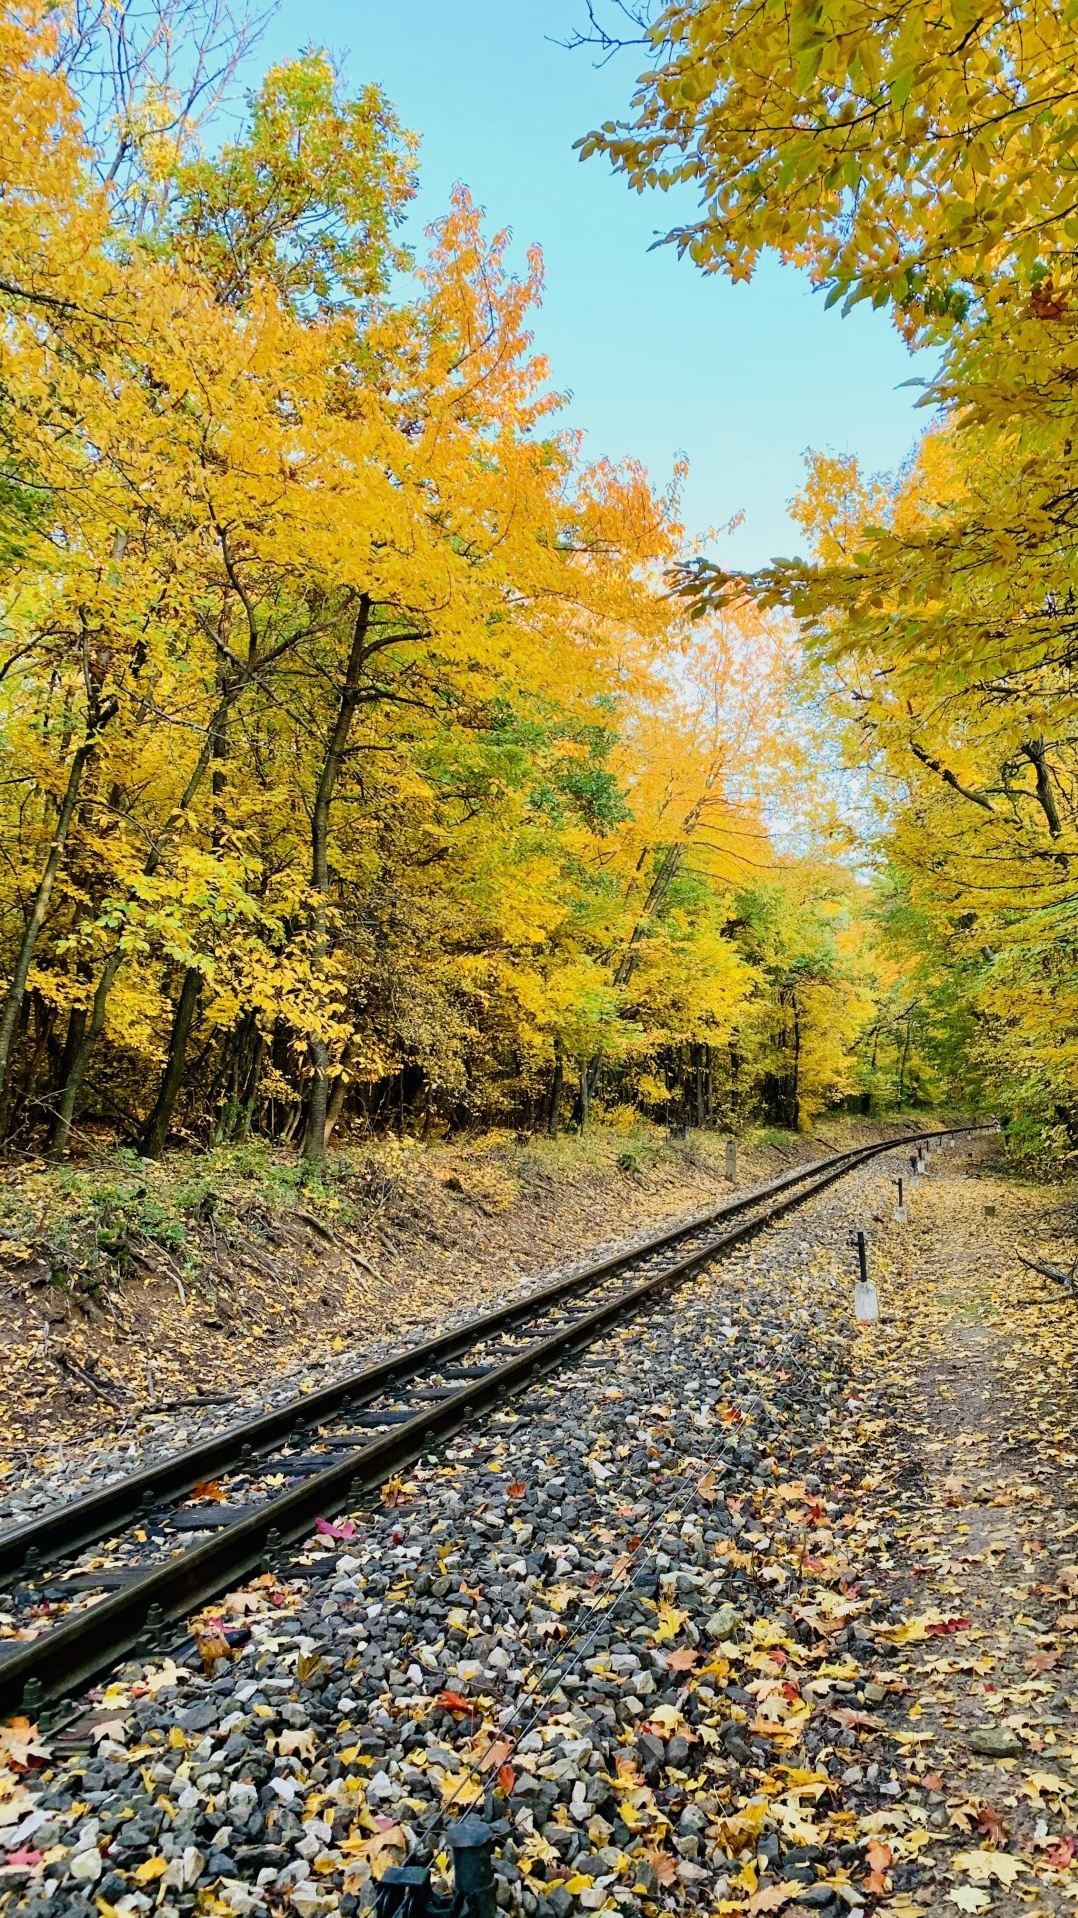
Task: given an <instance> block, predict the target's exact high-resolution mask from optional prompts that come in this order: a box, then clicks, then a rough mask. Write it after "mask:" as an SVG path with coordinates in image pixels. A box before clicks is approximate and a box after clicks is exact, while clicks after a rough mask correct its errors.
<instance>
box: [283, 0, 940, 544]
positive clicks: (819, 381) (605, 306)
mask: <svg viewBox="0 0 1078 1918" xmlns="http://www.w3.org/2000/svg"><path fill="white" fill-rule="evenodd" d="M584 12H585V10H584V0H282V5H281V7H280V11H279V12H278V13H277V15H276V16H275V18H274V19H273V21H272V22H271V23H270V28H269V32H268V34H267V36H266V39H265V40H264V41H263V42H262V44H261V46H260V48H259V52H258V55H257V60H256V64H257V65H258V66H265V65H267V64H269V63H270V62H271V61H273V60H277V59H281V58H287V57H289V56H291V55H292V54H294V53H295V52H297V51H298V50H299V48H301V47H302V46H304V45H310V44H314V45H321V46H326V47H328V48H329V49H330V50H331V51H332V52H334V53H336V54H338V55H344V56H346V58H345V71H346V74H347V76H348V78H349V79H350V80H352V81H354V82H356V83H359V82H362V81H365V80H368V79H373V80H376V81H378V82H379V84H380V85H382V86H383V87H384V88H385V90H386V92H387V93H388V94H389V96H390V98H391V99H393V100H394V101H395V103H396V105H397V107H398V109H399V112H400V115H401V118H402V120H403V122H404V124H405V125H406V126H409V127H411V128H413V129H414V130H415V131H416V132H417V133H419V134H420V135H421V136H422V149H421V167H422V186H421V192H420V196H419V201H418V205H417V209H416V212H415V215H414V217H413V220H412V222H411V225H412V228H413V233H414V237H415V238H416V239H417V240H418V239H421V237H422V227H423V225H424V224H425V223H426V222H428V221H429V220H431V219H433V218H436V217H437V216H438V214H439V213H440V212H441V211H443V209H444V208H445V205H446V203H447V199H448V195H449V192H450V189H451V188H452V186H453V183H454V182H455V181H457V180H462V181H464V182H465V183H466V185H467V186H468V187H469V188H470V189H471V191H472V193H473V195H474V197H475V198H476V200H478V202H479V203H480V204H481V205H482V206H483V207H485V208H486V210H487V213H488V216H489V219H490V222H491V224H492V226H498V227H501V226H509V227H511V228H512V230H513V234H514V237H515V239H516V241H517V242H519V245H520V249H521V259H523V249H524V247H525V246H526V245H528V244H529V243H530V242H532V241H538V242H539V244H540V245H541V247H542V249H543V252H544V255H545V258H546V275H547V288H546V295H545V299H544V304H543V309H542V313H541V315H540V316H539V321H538V325H537V328H536V339H537V344H538V346H539V347H540V348H541V349H542V351H544V352H545V353H547V354H549V356H550V359H551V362H552V372H553V377H554V381H555V384H556V385H558V386H559V387H560V388H562V389H567V390H568V391H569V392H570V393H571V395H572V403H571V407H570V409H569V412H568V415H567V418H568V419H569V420H570V421H571V423H572V424H573V425H575V426H579V427H582V428H583V429H584V430H585V431H586V435H587V437H586V440H585V450H586V452H587V454H588V455H589V456H592V457H598V456H599V455H601V454H608V455H610V456H612V457H614V458H621V457H622V456H624V455H627V454H632V455H635V456H636V457H638V458H640V459H642V460H643V461H644V462H645V464H646V465H647V466H648V468H649V469H650V471H651V473H652V475H653V477H654V478H655V480H656V481H657V482H659V483H665V482H666V480H667V478H668V477H669V473H670V469H671V467H672V464H673V462H674V459H675V457H676V456H677V455H678V454H679V453H685V454H686V455H687V456H688V459H689V462H690V476H689V481H688V486H687V490H686V494H685V501H686V517H687V521H688V524H689V527H690V529H691V530H692V531H694V532H697V531H705V530H706V529H707V528H709V527H712V526H725V525H726V524H727V523H728V522H729V521H730V520H731V519H732V518H733V517H734V516H735V515H736V514H739V513H741V514H743V515H744V520H743V523H742V525H741V526H740V527H739V528H738V530H737V531H736V532H735V533H734V534H733V535H732V536H731V537H729V538H724V539H723V540H722V541H721V543H720V544H719V545H717V546H716V547H714V548H713V549H712V550H714V551H715V552H716V554H717V555H718V556H721V557H722V558H724V559H725V560H726V562H727V563H729V564H740V565H756V564H759V563H761V562H763V561H765V560H767V559H768V558H770V557H771V556H772V555H774V554H789V553H791V552H793V551H796V550H797V546H798V534H797V529H796V527H794V526H793V525H792V523H791V521H790V520H789V518H788V516H787V513H786V506H787V503H788V501H789V500H790V499H791V498H792V496H793V494H794V493H795V491H796V490H797V487H798V485H799V483H800V476H801V470H802V456H803V454H804V452H805V450H806V448H808V447H810V446H816V447H822V448H828V449H830V450H832V451H835V452H847V451H849V452H854V453H856V454H857V455H858V456H859V457H860V458H861V459H862V460H863V461H864V462H866V464H867V465H868V466H869V467H870V468H873V469H877V468H881V467H890V466H893V465H895V464H896V463H897V462H898V461H899V460H901V459H902V458H903V457H904V456H905V454H906V453H907V452H908V451H909V448H910V446H911V444H912V443H913V440H914V437H915V435H916V432H917V430H918V416H917V415H915V413H914V412H913V405H914V401H915V399H916V397H917V395H916V392H911V391H909V390H905V391H903V390H900V389H901V383H902V382H903V381H906V380H909V379H910V378H913V377H916V376H918V375H920V376H922V377H923V374H924V370H925V369H924V367H923V366H921V365H919V364H915V363H914V362H913V361H911V359H910V357H909V355H908V354H907V352H906V350H905V348H904V347H903V346H902V344H901V342H900V341H899V340H898V338H897V336H896V335H895V333H894V331H893V329H892V328H891V326H890V324H889V322H888V321H887V320H885V319H884V318H883V317H882V316H880V315H879V314H874V313H872V312H870V311H868V310H866V309H865V308H863V307H862V308H859V309H858V310H857V311H856V312H855V313H854V314H851V316H850V317H849V318H848V319H846V320H843V319H842V318H841V317H840V315H839V314H838V312H837V311H836V310H832V311H831V312H830V313H826V312H825V311H824V308H823V300H822V298H821V297H820V296H819V295H814V294H813V293H811V292H810V291H809V288H808V286H807V283H806V282H805V281H804V280H803V279H802V278H801V276H800V275H798V274H797V273H795V272H793V271H790V270H787V269H785V268H780V267H778V266H776V265H773V264H772V265H770V266H767V267H765V268H764V269H763V270H762V271H761V272H760V274H759V275H758V276H757V278H756V279H754V280H753V282H752V283H751V284H750V285H748V286H737V287H735V286H730V285H728V284H727V283H726V282H725V281H723V280H719V279H705V278H704V277H703V276H702V275H701V274H700V273H699V272H698V271H697V270H696V269H695V268H694V267H692V266H691V265H690V264H689V263H688V262H687V261H684V262H679V261H678V259H677V257H676V255H675V253H674V252H673V251H672V249H670V248H663V249H661V250H660V251H658V252H649V250H648V249H649V247H650V245H651V242H652V240H653V239H654V238H655V236H656V234H657V232H658V231H659V230H660V229H661V227H662V223H663V216H664V211H667V212H668V211H669V208H668V204H667V202H666V201H664V199H663V197H662V196H661V195H658V194H652V195H646V196H644V197H643V198H640V197H638V196H637V195H635V194H633V193H631V192H630V191H629V190H628V188H627V187H626V186H625V185H624V183H623V182H622V181H621V180H620V179H617V178H615V177H613V176H612V175H611V173H610V171H609V168H608V166H607V165H606V162H605V161H603V160H601V159H594V160H589V161H588V162H587V163H586V164H583V165H582V164H581V163H580V161H579V159H578V157H577V155H576V154H575V153H574V152H573V142H574V140H576V139H578V138H579V137H580V136H581V135H582V134H584V133H586V132H588V131H589V130H590V129H591V128H592V127H593V126H595V125H596V124H598V123H600V122H601V121H602V120H604V119H612V118H614V117H616V116H617V115H618V113H619V112H620V111H621V109H622V108H623V107H624V105H625V103H626V102H627V99H628V96H629V91H630V86H631V82H632V80H633V78H634V77H635V74H636V72H637V70H638V65H639V64H641V60H640V53H639V50H636V51H633V52H630V53H628V54H626V55H619V56H618V57H616V58H615V59H614V60H612V61H611V62H610V63H609V64H607V65H606V66H600V67H596V65H595V64H594V61H593V59H592V57H591V56H590V55H589V54H588V53H587V52H569V51H567V50H566V48H565V47H564V46H563V45H559V44H558V42H559V40H561V41H564V40H566V39H568V38H569V37H570V34H571V32H572V29H573V28H574V27H578V26H581V25H582V24H583V23H584Z"/></svg>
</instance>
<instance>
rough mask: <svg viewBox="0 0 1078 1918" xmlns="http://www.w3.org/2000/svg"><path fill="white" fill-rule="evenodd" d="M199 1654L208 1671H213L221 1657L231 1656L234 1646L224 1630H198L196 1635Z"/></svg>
mask: <svg viewBox="0 0 1078 1918" xmlns="http://www.w3.org/2000/svg"><path fill="white" fill-rule="evenodd" d="M195 1643H196V1645H197V1646H198V1655H199V1657H200V1658H201V1660H202V1663H203V1665H204V1666H205V1668H206V1670H207V1671H212V1669H213V1667H214V1665H215V1664H216V1662H217V1660H218V1659H219V1658H231V1656H232V1647H231V1645H230V1644H229V1642H228V1640H227V1638H226V1637H225V1635H224V1633H223V1632H198V1633H197V1634H196V1636H195Z"/></svg>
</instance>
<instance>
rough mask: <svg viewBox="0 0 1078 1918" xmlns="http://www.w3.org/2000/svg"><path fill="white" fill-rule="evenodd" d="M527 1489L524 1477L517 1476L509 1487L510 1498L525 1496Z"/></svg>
mask: <svg viewBox="0 0 1078 1918" xmlns="http://www.w3.org/2000/svg"><path fill="white" fill-rule="evenodd" d="M527 1489H528V1488H527V1486H526V1485H525V1483H524V1481H523V1479H519V1478H515V1479H514V1480H513V1483H512V1485H510V1487H509V1492H508V1496H509V1497H510V1498H523V1497H524V1494H525V1492H526V1491H527Z"/></svg>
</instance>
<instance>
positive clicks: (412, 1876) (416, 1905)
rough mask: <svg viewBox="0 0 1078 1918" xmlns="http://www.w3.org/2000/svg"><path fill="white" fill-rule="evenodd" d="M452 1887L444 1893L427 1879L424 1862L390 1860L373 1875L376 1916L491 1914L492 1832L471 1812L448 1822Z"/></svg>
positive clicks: (475, 1917) (484, 1917) (483, 1917)
mask: <svg viewBox="0 0 1078 1918" xmlns="http://www.w3.org/2000/svg"><path fill="white" fill-rule="evenodd" d="M446 1839H447V1842H448V1844H449V1849H450V1850H451V1852H452V1853H453V1890H452V1892H450V1894H449V1895H448V1896H447V1897H445V1896H443V1895H442V1894H441V1893H440V1892H436V1891H435V1890H434V1889H433V1887H432V1885H431V1882H430V1866H429V1865H391V1866H390V1868H389V1870H388V1871H386V1872H383V1874H382V1876H381V1878H380V1879H379V1881H378V1890H377V1892H376V1894H375V1905H374V1909H375V1913H376V1918H496V1913H497V1898H496V1896H495V1882H494V1857H493V1846H494V1833H493V1832H492V1830H491V1828H490V1826H489V1825H488V1824H487V1822H486V1820H485V1819H484V1818H479V1817H477V1816H476V1814H475V1813H474V1812H469V1813H468V1815H467V1817H465V1818H461V1819H458V1821H457V1823H456V1824H455V1825H450V1827H449V1830H448V1831H447V1833H446Z"/></svg>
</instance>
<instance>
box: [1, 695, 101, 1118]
mask: <svg viewBox="0 0 1078 1918" xmlns="http://www.w3.org/2000/svg"><path fill="white" fill-rule="evenodd" d="M100 730H101V728H100V725H99V726H98V727H97V728H96V729H95V730H94V731H93V732H92V733H89V734H87V737H86V738H85V739H84V740H83V742H82V745H81V746H79V747H77V748H76V751H75V754H74V757H73V759H72V761H71V765H70V768H69V770H68V775H67V787H66V789H65V791H64V797H63V802H62V804H61V806H60V817H59V818H58V820H57V821H56V830H55V832H54V833H53V836H52V844H51V846H50V847H49V856H48V858H47V859H46V861H45V869H44V871H43V873H42V875H41V877H40V879H39V880H38V882H37V891H36V892H35V894H34V903H33V905H32V906H31V908H30V917H29V918H28V920H27V922H26V928H25V931H24V932H23V936H22V944H21V945H20V947H19V953H18V957H17V959H16V961H15V970H14V973H13V974H12V978H11V984H10V985H9V987H8V989H7V993H6V995H5V998H4V1006H3V1011H2V1012H0V1108H6V1106H7V1102H8V1060H9V1057H10V1054H11V1044H12V1040H13V1039H14V1037H15V1032H16V1028H17V1026H18V1022H19V1014H20V1013H21V1011H22V1002H23V996H24V994H25V992H26V981H27V978H28V977H29V973H30V967H31V966H32V965H33V963H34V953H35V952H36V950H37V942H38V939H39V938H40V936H41V928H42V926H43V925H44V923H45V918H46V915H47V913H48V910H49V904H50V902H51V900H52V894H53V888H54V887H55V885H56V875H57V873H58V872H59V870H60V862H61V860H62V859H63V856H64V847H65V845H66V844H67V835H68V833H69V831H70V830H71V821H72V819H73V818H74V816H75V807H76V806H77V804H78V798H79V787H80V785H81V784H82V775H83V772H84V770H85V767H86V761H87V760H88V759H89V757H90V754H91V753H92V752H93V749H94V746H95V745H96V743H97V739H98V735H99V733H100Z"/></svg>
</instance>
